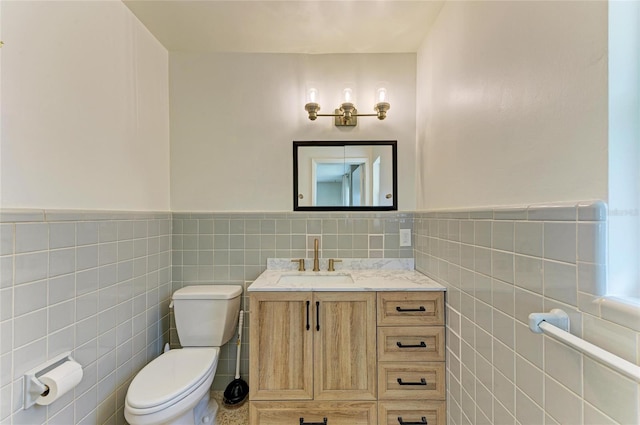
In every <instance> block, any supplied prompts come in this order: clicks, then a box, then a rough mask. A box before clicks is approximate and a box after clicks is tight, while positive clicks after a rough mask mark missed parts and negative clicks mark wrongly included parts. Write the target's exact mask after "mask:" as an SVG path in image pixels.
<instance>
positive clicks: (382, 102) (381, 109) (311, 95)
mask: <svg viewBox="0 0 640 425" xmlns="http://www.w3.org/2000/svg"><path fill="white" fill-rule="evenodd" d="M342 93H343V102H342V104H340V107H339V108H338V109H336V110H335V113H334V114H319V113H318V111H319V110H320V105H319V104H318V89H316V88H311V89H309V90H308V92H307V104H306V105H304V110H305V111H307V112H308V113H309V119H310V120H311V121H315V120H316V118H318V117H335V125H336V126H337V127H342V126H355V125H358V117H378V119H379V120H383V119H385V118H386V117H387V111H388V110H389V108H391V105H389V97H388V94H387V89H386V88H384V87H381V88H379V89H378V90H376V100H377V103H376V104H375V106H374V107H373V110H374V111H376V113H375V114H359V113H358V110H357V109H356V107H355V105H354V104H353V102H354V97H353V90H351V89H350V88H346V89H344V91H343V92H342Z"/></svg>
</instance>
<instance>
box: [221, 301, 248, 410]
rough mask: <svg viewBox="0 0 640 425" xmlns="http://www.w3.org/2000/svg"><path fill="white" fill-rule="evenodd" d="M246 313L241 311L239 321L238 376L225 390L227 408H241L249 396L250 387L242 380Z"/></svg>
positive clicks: (224, 399)
mask: <svg viewBox="0 0 640 425" xmlns="http://www.w3.org/2000/svg"><path fill="white" fill-rule="evenodd" d="M243 316H244V311H242V310H240V317H239V319H238V343H237V344H238V350H237V356H236V376H235V379H234V380H233V381H231V382H230V383H229V385H227V388H226V389H225V390H224V394H223V396H224V397H223V401H224V404H225V406H227V407H240V406H241V405H242V404H243V403H244V401H245V400H246V398H247V395H248V394H249V385H248V384H247V383H246V382H245V381H244V380H243V379H242V378H240V347H241V342H242V322H243Z"/></svg>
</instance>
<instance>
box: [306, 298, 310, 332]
mask: <svg viewBox="0 0 640 425" xmlns="http://www.w3.org/2000/svg"><path fill="white" fill-rule="evenodd" d="M309 304H311V301H309V300H307V330H309V329H310V328H311V326H310V325H309Z"/></svg>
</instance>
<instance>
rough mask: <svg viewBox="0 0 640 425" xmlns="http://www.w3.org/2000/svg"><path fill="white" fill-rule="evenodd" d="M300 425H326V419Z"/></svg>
mask: <svg viewBox="0 0 640 425" xmlns="http://www.w3.org/2000/svg"><path fill="white" fill-rule="evenodd" d="M425 423H426V422H425ZM300 425H327V418H322V422H305V421H304V418H300Z"/></svg>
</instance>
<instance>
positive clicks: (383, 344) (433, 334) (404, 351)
mask: <svg viewBox="0 0 640 425" xmlns="http://www.w3.org/2000/svg"><path fill="white" fill-rule="evenodd" d="M444 358H445V346H444V327H442V326H411V327H403V328H399V327H387V328H385V327H380V328H378V361H380V362H434V361H444Z"/></svg>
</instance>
